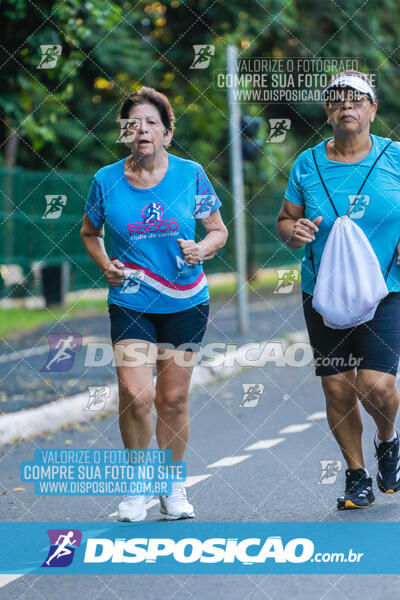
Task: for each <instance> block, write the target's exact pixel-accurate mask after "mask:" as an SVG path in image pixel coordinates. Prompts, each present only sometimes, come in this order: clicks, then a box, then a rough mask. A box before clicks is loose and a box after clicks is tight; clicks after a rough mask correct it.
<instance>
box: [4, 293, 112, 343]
mask: <svg viewBox="0 0 400 600" xmlns="http://www.w3.org/2000/svg"><path fill="white" fill-rule="evenodd" d="M101 314H107V303H106V300H105V299H104V300H78V301H77V300H74V301H71V302H67V304H66V306H63V307H55V306H51V307H49V308H48V309H45V308H44V309H42V308H34V309H31V310H28V309H25V308H3V309H1V319H0V338H3V339H7V338H10V337H20V336H21V335H23V334H25V333H27V332H28V331H32V330H33V329H35V328H36V327H39V326H40V325H44V324H46V323H54V322H56V321H59V320H65V319H72V318H74V317H90V316H95V315H101Z"/></svg>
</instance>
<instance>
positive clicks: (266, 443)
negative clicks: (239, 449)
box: [245, 438, 285, 450]
mask: <svg viewBox="0 0 400 600" xmlns="http://www.w3.org/2000/svg"><path fill="white" fill-rule="evenodd" d="M284 439H285V438H275V439H273V440H260V441H259V442H256V443H255V444H251V446H247V448H245V450H267V449H268V448H272V447H273V446H276V445H277V444H280V443H281V442H283V441H284Z"/></svg>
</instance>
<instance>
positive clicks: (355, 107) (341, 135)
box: [277, 71, 400, 510]
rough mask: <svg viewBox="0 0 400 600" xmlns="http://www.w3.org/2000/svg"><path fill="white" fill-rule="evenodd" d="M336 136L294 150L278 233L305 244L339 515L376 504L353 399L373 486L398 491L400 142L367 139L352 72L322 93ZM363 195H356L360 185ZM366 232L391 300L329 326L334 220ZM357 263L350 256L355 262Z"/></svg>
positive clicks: (365, 96) (368, 118)
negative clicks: (323, 301)
mask: <svg viewBox="0 0 400 600" xmlns="http://www.w3.org/2000/svg"><path fill="white" fill-rule="evenodd" d="M324 107H325V112H326V115H327V117H328V122H329V123H330V124H331V126H332V129H333V137H332V138H329V139H327V140H323V141H322V142H321V143H320V144H318V145H317V146H315V147H314V148H313V149H308V150H306V151H304V152H302V153H301V154H300V156H299V157H298V158H297V160H296V162H295V164H294V165H293V167H292V170H291V172H290V177H289V182H288V186H287V189H286V193H285V200H284V203H283V206H282V209H281V211H280V213H279V215H278V221H277V230H278V234H279V236H280V238H281V239H282V241H283V242H285V243H286V244H287V245H288V246H289V247H290V248H293V249H296V248H300V247H302V246H304V245H305V247H306V250H305V256H304V259H303V262H302V289H303V308H304V315H305V320H306V324H307V329H308V333H309V337H310V342H311V346H312V348H313V352H314V362H315V371H316V374H317V375H319V376H321V378H322V387H323V390H324V393H325V397H326V407H327V417H328V422H329V425H330V428H331V430H332V432H333V434H334V436H335V438H336V440H337V442H338V444H339V446H340V449H341V451H342V453H343V456H344V458H345V460H346V462H347V466H348V469H347V470H346V488H345V494H344V496H343V497H340V498H338V504H337V507H338V509H339V510H343V509H348V508H364V507H367V506H369V504H371V502H373V501H374V499H375V497H374V493H373V491H372V478H371V477H370V476H369V473H368V470H367V469H366V468H365V463H364V457H363V452H362V446H361V434H362V421H361V412H360V407H359V404H358V401H360V402H361V404H362V405H363V406H364V408H365V410H366V411H367V412H368V413H369V414H370V415H371V416H372V418H373V419H374V421H375V424H376V426H377V432H376V436H375V440H374V445H375V451H376V456H377V458H378V473H377V483H378V487H379V489H380V490H381V491H382V492H384V493H393V492H397V491H399V490H400V454H399V436H398V434H397V432H396V431H395V429H394V425H395V419H396V415H397V411H398V407H399V400H400V398H399V394H398V391H397V388H396V373H397V368H398V363H399V357H400V293H399V292H400V264H399V257H398V243H399V239H400V169H399V165H400V145H399V143H398V142H392V141H391V140H390V139H387V138H382V137H379V136H376V135H372V134H370V124H371V123H372V122H373V121H374V118H375V113H376V110H377V100H376V93H375V90H374V88H373V86H372V84H371V82H370V81H369V79H368V77H367V76H366V75H365V74H363V73H359V72H358V71H346V72H343V73H340V74H339V75H338V76H337V77H336V78H335V79H334V81H333V82H332V83H331V85H330V86H328V88H326V90H324ZM362 184H364V185H363V187H362V193H361V192H359V190H360V188H361V185H362ZM349 207H351V210H350V213H349V217H350V218H351V219H354V220H355V222H356V223H357V225H358V226H359V227H360V228H361V229H362V230H363V232H364V233H365V234H366V236H367V238H368V240H369V241H370V243H371V246H372V248H373V250H374V252H375V254H376V256H377V258H378V261H379V264H380V266H381V270H382V274H383V276H384V278H385V279H386V283H387V287H388V290H389V294H388V295H387V296H386V297H385V298H384V299H383V300H382V301H381V302H380V303H379V305H378V308H377V310H376V313H375V316H374V318H373V319H372V320H370V321H368V322H366V323H364V324H362V325H359V326H357V327H353V328H349V329H331V328H330V327H327V326H326V325H325V324H324V322H323V319H322V317H321V315H320V314H319V313H318V312H316V311H315V310H314V308H313V307H312V294H313V291H314V285H315V281H316V277H317V275H318V268H319V264H320V260H321V255H322V252H323V250H324V246H325V243H326V240H327V238H328V235H329V232H330V230H331V228H332V225H333V223H334V221H335V219H336V218H337V217H338V216H342V215H345V214H346V213H347V211H348V210H349ZM352 259H353V260H357V257H353V258H352Z"/></svg>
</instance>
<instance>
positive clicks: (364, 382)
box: [357, 373, 397, 409]
mask: <svg viewBox="0 0 400 600" xmlns="http://www.w3.org/2000/svg"><path fill="white" fill-rule="evenodd" d="M357 389H358V391H359V396H360V401H361V402H362V403H363V405H364V406H365V408H368V406H371V404H373V406H374V407H375V408H378V409H380V408H384V407H385V406H386V405H387V403H388V402H390V401H391V400H392V398H393V397H394V395H395V394H396V391H397V390H396V383H395V378H394V377H388V376H387V375H386V374H383V373H382V374H379V373H378V374H377V375H373V376H371V375H369V374H368V375H361V374H360V375H359V376H358V378H357Z"/></svg>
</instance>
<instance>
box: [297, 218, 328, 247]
mask: <svg viewBox="0 0 400 600" xmlns="http://www.w3.org/2000/svg"><path fill="white" fill-rule="evenodd" d="M321 221H322V217H321V216H319V217H317V218H316V219H314V220H313V221H310V220H309V219H305V218H301V219H297V221H295V223H294V225H293V229H292V234H291V236H290V239H291V240H293V241H296V242H300V243H301V244H309V243H311V242H313V241H314V240H315V232H316V231H318V225H319V224H320V223H321Z"/></svg>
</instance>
